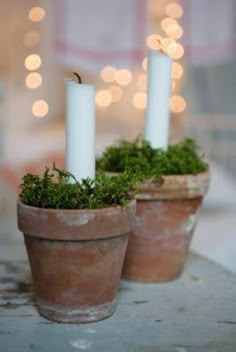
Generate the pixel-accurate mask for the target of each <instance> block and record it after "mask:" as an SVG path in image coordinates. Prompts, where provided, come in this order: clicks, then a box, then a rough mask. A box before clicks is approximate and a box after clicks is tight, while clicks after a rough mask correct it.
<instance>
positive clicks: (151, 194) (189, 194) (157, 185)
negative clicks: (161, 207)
mask: <svg viewBox="0 0 236 352" xmlns="http://www.w3.org/2000/svg"><path fill="white" fill-rule="evenodd" d="M162 180H163V182H159V181H158V180H157V179H150V180H146V181H144V182H142V183H140V184H139V185H138V191H137V194H136V196H135V197H136V199H137V200H148V199H149V200H154V199H156V200H168V199H169V200H170V199H173V200H174V199H186V198H187V199H192V198H198V197H203V196H204V195H205V194H206V193H207V191H208V188H209V183H210V168H209V167H208V168H207V170H206V171H203V172H199V173H198V174H185V175H165V176H162Z"/></svg>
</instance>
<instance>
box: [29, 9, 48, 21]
mask: <svg viewBox="0 0 236 352" xmlns="http://www.w3.org/2000/svg"><path fill="white" fill-rule="evenodd" d="M28 17H29V19H30V21H32V22H40V21H42V20H43V19H44V17H45V10H44V9H43V8H42V7H38V6H36V7H32V8H31V9H30V11H29V16H28Z"/></svg>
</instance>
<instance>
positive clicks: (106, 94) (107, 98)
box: [96, 89, 112, 108]
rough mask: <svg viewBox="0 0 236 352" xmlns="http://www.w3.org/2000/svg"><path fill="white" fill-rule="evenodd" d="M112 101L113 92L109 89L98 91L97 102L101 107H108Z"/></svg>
mask: <svg viewBox="0 0 236 352" xmlns="http://www.w3.org/2000/svg"><path fill="white" fill-rule="evenodd" d="M111 103H112V94H111V92H110V91H109V90H106V89H103V90H99V91H98V92H97V93H96V104H97V105H98V106H99V107H101V108H107V107H108V106H109V105H110V104H111Z"/></svg>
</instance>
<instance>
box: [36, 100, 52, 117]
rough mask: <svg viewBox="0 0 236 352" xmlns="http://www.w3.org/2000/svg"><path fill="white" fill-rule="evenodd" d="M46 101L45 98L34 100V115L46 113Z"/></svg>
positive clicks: (41, 115) (47, 108)
mask: <svg viewBox="0 0 236 352" xmlns="http://www.w3.org/2000/svg"><path fill="white" fill-rule="evenodd" d="M48 110H49V107H48V103H47V102H46V101H45V100H36V101H35V102H34V103H33V106H32V113H33V115H34V116H36V117H39V118H41V117H45V116H46V115H47V114H48Z"/></svg>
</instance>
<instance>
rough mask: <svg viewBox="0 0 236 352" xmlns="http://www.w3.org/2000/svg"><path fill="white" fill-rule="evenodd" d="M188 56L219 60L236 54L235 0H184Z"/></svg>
mask: <svg viewBox="0 0 236 352" xmlns="http://www.w3.org/2000/svg"><path fill="white" fill-rule="evenodd" d="M180 3H181V5H182V6H183V8H184V16H183V28H184V37H183V44H184V46H185V59H186V60H188V61H189V62H191V63H193V64H195V65H208V64H220V63H224V62H227V61H230V60H233V59H234V58H235V56H236V0H224V1H222V0H182V1H180Z"/></svg>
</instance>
